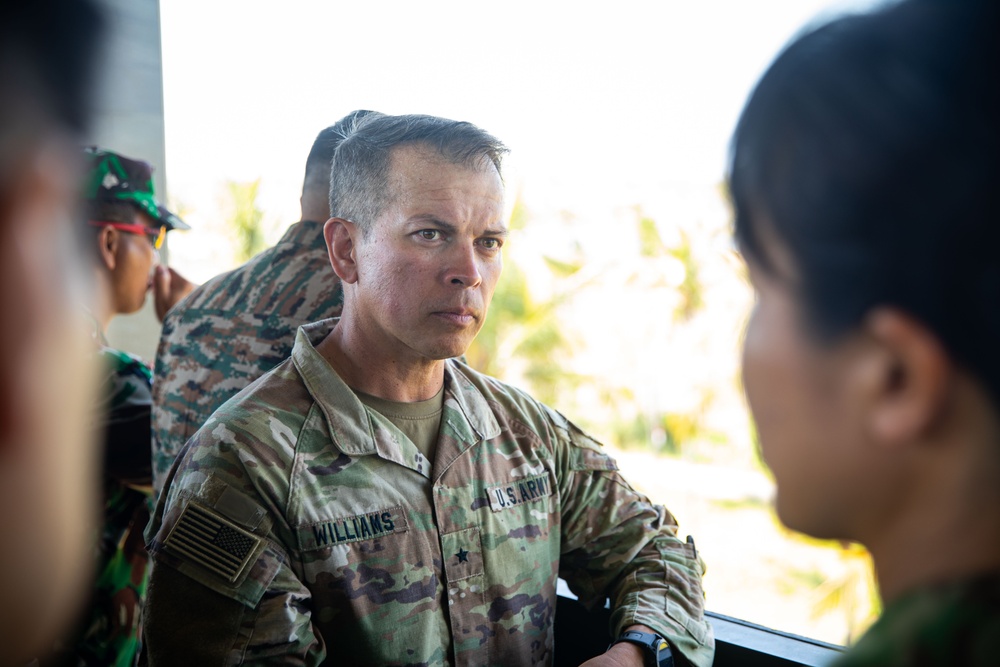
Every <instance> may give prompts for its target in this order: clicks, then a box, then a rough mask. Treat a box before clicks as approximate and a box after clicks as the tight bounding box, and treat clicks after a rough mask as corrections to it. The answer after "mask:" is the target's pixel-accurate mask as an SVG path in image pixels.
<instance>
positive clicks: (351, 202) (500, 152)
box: [330, 115, 508, 231]
mask: <svg viewBox="0 0 1000 667" xmlns="http://www.w3.org/2000/svg"><path fill="white" fill-rule="evenodd" d="M411 144H417V145H424V146H427V147H428V148H431V149H433V150H434V151H436V152H437V153H438V154H439V155H440V156H441V157H442V158H444V159H445V160H447V161H448V162H451V163H452V164H457V165H467V166H469V167H471V168H481V166H482V165H483V163H484V161H485V160H489V162H490V163H491V164H492V165H493V167H494V168H495V169H496V170H497V173H498V174H499V173H500V162H501V158H502V157H503V156H504V155H505V154H506V153H507V152H508V149H507V147H506V146H504V144H503V143H502V142H501V141H500V140H499V139H497V138H496V137H494V136H493V135H491V134H489V133H488V132H486V131H484V130H482V129H480V128H478V127H476V126H475V125H473V124H472V123H466V122H462V121H455V120H448V119H447V118H438V117H437V116H424V115H407V116H383V115H378V116H369V117H368V118H365V119H364V120H362V121H361V122H360V123H358V125H357V127H356V128H355V129H354V132H353V133H351V134H350V135H349V136H348V137H346V138H345V139H344V140H343V141H342V142H341V144H340V146H338V147H337V151H336V153H335V154H334V157H333V168H332V173H331V176H330V215H331V216H333V217H335V218H344V219H346V220H351V221H353V222H354V223H356V224H357V225H358V226H359V227H361V229H362V230H365V231H366V230H367V229H369V228H370V226H371V224H372V222H373V221H374V220H375V219H376V218H377V217H378V216H379V215H380V214H381V213H382V211H383V210H384V209H385V207H386V205H388V204H389V202H390V200H391V196H392V192H390V185H389V169H390V163H391V157H392V151H393V150H394V149H395V148H398V147H400V146H403V145H411Z"/></svg>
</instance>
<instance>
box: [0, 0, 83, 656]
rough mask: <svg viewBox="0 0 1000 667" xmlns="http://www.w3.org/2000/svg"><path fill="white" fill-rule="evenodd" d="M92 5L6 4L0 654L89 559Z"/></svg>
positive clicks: (28, 635)
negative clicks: (87, 218) (85, 243)
mask: <svg viewBox="0 0 1000 667" xmlns="http://www.w3.org/2000/svg"><path fill="white" fill-rule="evenodd" d="M102 33H103V20H102V16H101V14H100V12H99V10H98V8H97V5H96V4H95V3H93V2H88V1H86V0H66V1H59V0H38V1H37V2H22V3H18V2H4V3H0V313H2V315H0V664H3V665H8V664H18V663H23V662H25V661H27V660H29V659H31V658H33V657H34V656H37V655H40V654H42V653H43V652H44V651H45V650H46V647H48V646H49V645H50V643H51V642H52V641H53V640H54V638H55V637H56V636H57V635H58V634H59V633H60V632H62V631H63V630H64V629H65V626H66V625H67V623H68V622H69V620H70V619H71V618H72V616H73V614H74V613H75V612H76V611H77V610H78V608H79V603H80V602H81V600H82V595H83V593H84V590H85V585H86V582H87V576H88V574H89V573H90V571H91V568H92V565H91V561H90V558H89V554H90V539H91V536H92V534H93V530H94V529H95V527H96V514H97V512H96V510H97V490H98V483H97V466H98V461H97V458H98V457H97V454H98V450H97V448H96V447H95V446H94V437H93V436H94V434H93V432H92V429H91V428H90V426H89V419H88V412H87V409H88V407H89V406H88V401H89V396H90V383H91V380H92V379H93V376H92V373H91V372H90V368H91V367H90V364H89V361H88V360H89V356H90V355H89V354H88V351H87V341H86V335H85V327H84V325H83V322H82V318H81V317H80V316H79V309H78V303H79V301H80V300H81V299H83V298H85V297H86V290H85V289H82V287H83V286H84V285H85V283H86V273H85V272H84V270H83V263H82V262H81V260H80V252H81V251H80V248H79V247H78V246H77V245H76V244H75V242H74V238H75V237H74V232H75V228H76V227H77V226H78V223H77V222H76V220H77V219H78V214H79V210H78V205H79V197H78V196H79V183H80V180H81V176H82V165H81V161H80V155H79V141H80V138H81V136H82V135H83V134H84V133H85V132H86V129H87V125H88V122H89V119H90V99H89V92H90V91H91V90H92V78H91V77H92V75H93V71H94V68H95V65H96V62H95V61H96V57H97V53H98V51H99V49H98V46H99V44H100V42H101V37H102Z"/></svg>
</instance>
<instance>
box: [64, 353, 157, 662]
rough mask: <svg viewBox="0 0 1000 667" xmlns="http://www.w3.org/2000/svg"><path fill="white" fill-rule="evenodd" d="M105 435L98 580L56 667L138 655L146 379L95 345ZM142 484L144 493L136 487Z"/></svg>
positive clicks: (127, 360)
mask: <svg viewBox="0 0 1000 667" xmlns="http://www.w3.org/2000/svg"><path fill="white" fill-rule="evenodd" d="M98 357H99V359H100V361H101V363H102V364H103V366H102V367H103V369H104V376H103V378H102V382H101V388H100V394H99V395H100V396H101V397H102V399H101V402H100V403H99V404H98V405H97V406H96V412H95V414H96V419H97V421H98V423H99V424H100V425H101V426H102V427H103V429H104V431H105V433H106V436H105V465H104V513H103V526H102V529H101V533H100V535H98V536H97V538H98V539H97V543H96V545H95V548H96V552H95V559H96V564H97V567H96V574H97V578H96V582H95V585H94V589H93V591H92V594H91V599H90V604H89V605H88V606H87V609H86V612H85V615H84V618H83V621H82V624H81V625H80V626H79V627H78V628H77V635H76V637H75V639H74V640H73V641H71V642H69V643H68V644H67V645H66V646H65V647H64V648H63V649H62V650H61V653H63V654H65V653H66V652H71V654H72V658H69V659H67V658H66V657H64V656H63V657H60V658H59V659H60V660H61V662H60V664H78V665H87V666H88V667H98V666H100V667H108V666H109V665H113V666H115V667H128V666H130V665H134V664H135V661H136V658H137V657H138V654H139V648H140V637H141V636H142V627H141V612H142V604H143V601H144V599H145V595H146V584H147V582H148V576H149V575H148V571H147V569H148V565H149V556H148V555H147V553H146V548H145V545H144V544H143V539H142V531H143V528H144V527H145V526H146V523H147V522H148V520H149V496H150V494H149V490H148V489H149V483H150V465H149V456H148V447H149V412H150V405H151V400H150V383H151V380H152V375H151V373H150V371H149V369H148V368H147V367H146V365H145V364H143V363H142V361H141V360H140V359H138V358H137V357H133V356H131V355H129V354H127V353H125V352H121V351H119V350H113V349H111V348H108V347H104V346H102V347H100V348H99V350H98ZM143 486H145V490H142V487H143Z"/></svg>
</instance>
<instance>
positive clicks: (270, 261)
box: [153, 110, 372, 493]
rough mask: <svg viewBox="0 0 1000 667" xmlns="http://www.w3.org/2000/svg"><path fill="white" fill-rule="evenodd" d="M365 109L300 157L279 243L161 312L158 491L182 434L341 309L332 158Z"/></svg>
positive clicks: (329, 130)
mask: <svg viewBox="0 0 1000 667" xmlns="http://www.w3.org/2000/svg"><path fill="white" fill-rule="evenodd" d="M370 113H372V112H370V111H363V110H362V111H353V112H351V113H350V114H348V115H347V116H345V117H344V118H342V119H340V120H339V121H337V123H336V124H334V125H332V126H330V127H328V128H326V129H324V130H323V131H322V132H320V133H319V135H318V136H317V137H316V140H315V141H314V142H313V146H312V149H311V150H310V151H309V156H308V158H307V159H306V168H305V179H304V181H303V183H302V197H301V199H300V200H299V202H300V204H301V207H302V219H301V221H300V222H297V223H295V224H294V225H292V226H291V227H289V228H288V231H287V232H285V235H284V236H283V237H282V238H281V240H280V241H278V243H277V245H275V246H274V247H272V248H268V249H267V250H264V251H263V252H261V253H260V254H258V255H257V256H256V257H254V258H253V259H251V260H250V261H249V262H247V263H246V264H244V265H243V266H241V267H239V268H237V269H234V270H233V271H229V272H227V273H223V274H221V275H218V276H216V277H215V278H212V279H211V280H209V281H208V282H207V283H205V284H204V285H202V286H201V287H198V288H197V289H195V290H194V292H192V293H191V295H190V296H188V297H187V298H186V299H185V300H184V301H182V302H181V303H180V304H178V306H177V307H175V308H173V309H172V310H171V311H170V312H169V313H168V314H167V316H166V318H165V319H164V320H163V330H162V332H161V335H160V345H159V348H158V350H157V353H156V366H155V368H154V371H155V373H154V376H155V380H156V381H155V382H154V383H153V403H154V405H155V406H156V409H155V410H154V413H153V488H154V491H155V492H156V493H159V491H160V489H161V488H162V487H163V480H164V479H165V478H166V476H167V472H168V471H169V470H170V466H171V465H172V464H173V462H174V458H175V457H176V456H177V453H178V452H180V450H181V448H182V447H183V446H184V443H185V442H187V440H188V438H190V437H191V436H192V435H194V433H195V431H197V430H198V429H199V428H201V425H202V424H204V423H205V421H206V420H207V419H208V418H209V416H211V414H212V413H213V412H215V410H216V408H218V407H219V406H220V405H222V404H223V403H225V402H226V400H228V399H229V398H231V397H232V396H233V395H235V394H236V393H237V392H238V391H240V390H241V389H243V388H244V387H245V386H247V385H248V384H250V383H251V382H252V381H254V380H256V379H257V378H259V377H260V376H261V375H263V374H264V373H266V372H267V371H269V370H271V369H272V368H274V367H275V366H277V365H278V364H279V363H281V362H282V361H284V360H285V359H287V358H288V355H290V354H291V352H292V344H293V343H294V342H295V330H296V329H297V328H298V327H299V326H300V325H302V324H306V323H308V322H315V321H316V320H321V319H324V318H327V317H334V316H336V315H339V314H340V308H341V304H342V303H343V292H342V290H341V287H340V279H339V278H337V274H335V273H334V272H333V269H332V268H331V267H330V259H329V257H328V255H327V252H326V242H325V241H324V240H323V224H324V223H325V222H326V221H327V219H328V218H329V217H330V199H329V197H330V162H331V161H332V160H333V152H334V150H336V148H337V145H338V144H339V143H340V141H341V139H343V137H344V136H345V135H347V134H349V133H350V131H351V130H352V128H353V127H354V125H355V124H356V123H357V122H359V121H360V120H361V119H362V118H364V117H365V116H367V115H368V114H370Z"/></svg>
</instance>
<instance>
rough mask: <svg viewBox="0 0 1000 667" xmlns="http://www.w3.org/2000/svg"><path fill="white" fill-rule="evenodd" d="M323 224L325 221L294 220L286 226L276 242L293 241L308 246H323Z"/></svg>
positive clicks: (324, 241) (324, 245)
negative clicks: (283, 233) (293, 222)
mask: <svg viewBox="0 0 1000 667" xmlns="http://www.w3.org/2000/svg"><path fill="white" fill-rule="evenodd" d="M324 224H326V221H323V222H316V221H315V220H302V221H301V222H296V223H295V224H294V225H292V226H291V227H289V228H288V230H287V231H286V232H285V235H284V236H282V237H281V240H280V241H278V243H279V244H281V243H294V244H295V245H300V246H305V247H309V248H325V247H326V239H324V238H323V225H324Z"/></svg>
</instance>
